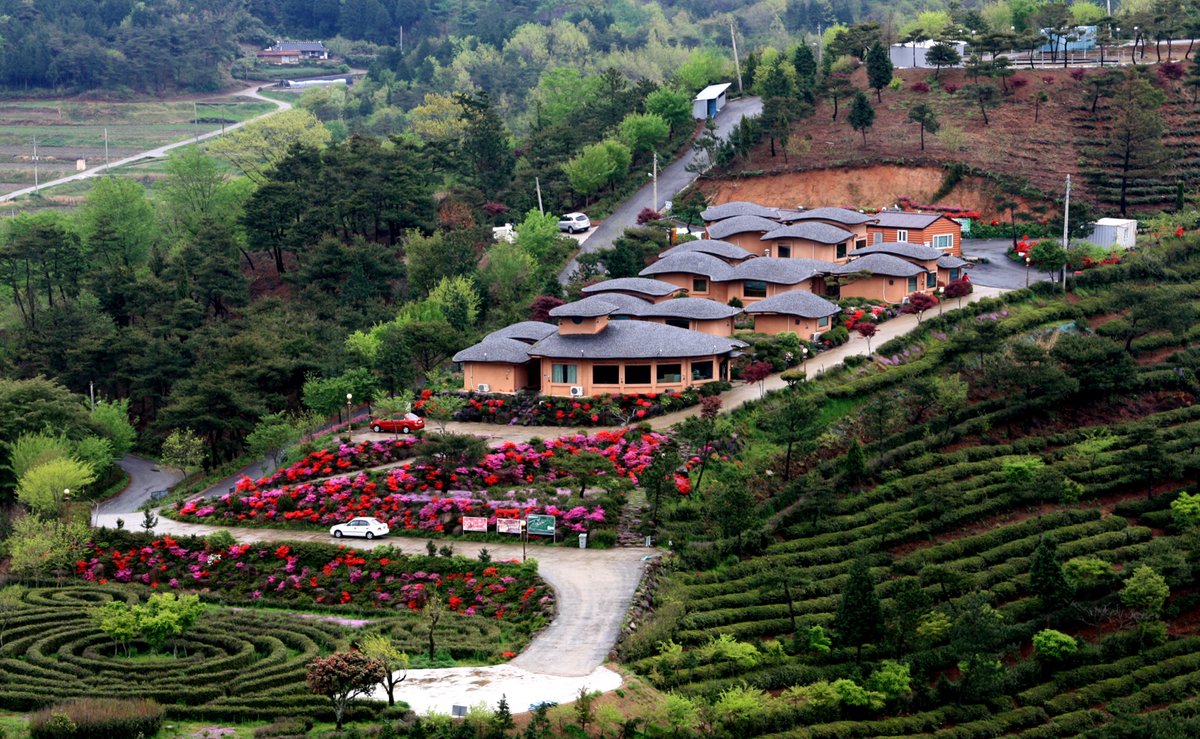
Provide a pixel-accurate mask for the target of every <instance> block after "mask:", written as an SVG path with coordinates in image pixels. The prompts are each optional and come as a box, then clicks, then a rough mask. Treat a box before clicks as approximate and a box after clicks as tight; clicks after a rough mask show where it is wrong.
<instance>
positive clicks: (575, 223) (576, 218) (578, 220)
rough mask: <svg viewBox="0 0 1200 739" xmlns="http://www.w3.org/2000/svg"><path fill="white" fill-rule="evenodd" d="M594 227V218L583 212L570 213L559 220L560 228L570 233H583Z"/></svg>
mask: <svg viewBox="0 0 1200 739" xmlns="http://www.w3.org/2000/svg"><path fill="white" fill-rule="evenodd" d="M591 227H592V220H591V219H590V218H588V217H587V216H585V215H584V214H583V213H568V214H566V215H565V216H563V217H562V220H561V221H559V222H558V230H559V231H566V232H567V233H569V234H573V233H583V232H584V231H587V230H588V229H589V228H591Z"/></svg>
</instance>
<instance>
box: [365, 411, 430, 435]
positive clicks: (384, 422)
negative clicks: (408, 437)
mask: <svg viewBox="0 0 1200 739" xmlns="http://www.w3.org/2000/svg"><path fill="white" fill-rule="evenodd" d="M370 425H371V430H372V431H374V432H375V433H377V434H378V433H382V432H384V431H389V432H396V431H399V432H400V433H402V434H411V433H412V432H414V431H420V430H421V429H423V428H425V419H424V418H421V417H420V416H418V415H417V414H415V413H405V414H404V416H403V417H402V418H372V419H371V424H370Z"/></svg>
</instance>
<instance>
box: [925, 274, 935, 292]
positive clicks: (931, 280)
mask: <svg viewBox="0 0 1200 739" xmlns="http://www.w3.org/2000/svg"><path fill="white" fill-rule="evenodd" d="M925 287H927V288H928V287H937V272H926V273H925Z"/></svg>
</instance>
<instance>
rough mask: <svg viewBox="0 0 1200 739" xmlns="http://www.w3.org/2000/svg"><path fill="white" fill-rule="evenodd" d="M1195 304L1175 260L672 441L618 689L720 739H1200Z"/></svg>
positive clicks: (886, 358)
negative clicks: (680, 487)
mask: <svg viewBox="0 0 1200 739" xmlns="http://www.w3.org/2000/svg"><path fill="white" fill-rule="evenodd" d="M1197 276H1200V244H1197V243H1195V242H1192V243H1190V244H1187V245H1182V244H1179V243H1175V244H1173V245H1172V246H1170V247H1168V248H1166V249H1163V250H1161V251H1159V252H1158V253H1155V254H1151V255H1145V256H1142V257H1140V258H1135V259H1132V260H1129V263H1128V264H1126V265H1123V266H1120V267H1115V268H1104V269H1100V270H1096V271H1093V272H1091V273H1089V274H1087V275H1085V276H1083V277H1081V278H1080V282H1079V284H1077V285H1076V286H1075V287H1076V289H1075V291H1074V293H1073V294H1070V295H1068V296H1066V297H1065V298H1064V297H1062V296H1061V295H1058V294H1056V293H1055V292H1054V291H1053V289H1052V288H1051V289H1046V290H1043V291H1040V292H1038V293H1037V294H1033V293H1031V292H1030V291H1018V292H1015V293H1010V294H1008V295H1006V296H1005V297H1004V298H1002V299H992V300H985V301H980V302H979V303H976V304H972V305H971V306H969V307H968V308H966V309H965V310H962V311H953V312H947V313H946V314H945V315H944V316H938V317H936V318H931V319H927V320H926V321H925V322H924V324H923V326H922V328H920V329H918V330H917V331H916V332H914V333H913V334H910V335H909V336H907V337H904V338H902V339H898V340H895V341H892V342H889V343H888V344H885V345H884V346H881V347H878V351H877V358H876V361H874V362H870V363H865V364H859V365H858V366H852V367H850V368H848V369H845V370H843V371H840V372H837V373H831V374H830V375H825V376H822V377H821V379H819V380H817V381H815V382H813V383H805V384H801V385H800V386H799V387H798V388H795V389H791V390H788V391H784V392H781V393H775V394H771V395H768V396H767V397H766V398H765V399H764V400H763V401H762V402H761V403H760V404H758V405H757V406H756V407H754V408H749V409H747V410H743V411H738V412H735V413H734V414H733V416H732V418H730V419H729V420H727V421H726V420H724V419H719V420H717V421H716V422H715V425H714V426H711V427H708V428H704V427H702V426H701V425H698V424H697V425H695V426H694V427H692V428H688V427H687V426H686V425H685V428H684V429H683V438H685V439H690V441H691V445H690V446H689V447H688V449H687V450H685V459H686V458H687V456H686V454H687V453H688V452H692V451H695V455H696V456H693V457H692V462H691V465H692V468H693V474H692V481H693V483H694V486H695V487H694V489H693V490H692V491H691V493H690V494H689V495H687V496H686V497H682V498H680V499H677V500H674V501H671V502H670V503H669V504H667V505H665V515H664V516H663V519H664V524H663V530H662V532H661V536H662V539H663V540H668V539H669V540H671V541H673V542H674V544H675V548H676V551H677V556H676V557H675V558H674V561H673V566H672V567H670V568H669V570H668V571H667V572H665V573H664V574H663V576H662V580H661V582H662V583H663V584H662V585H661V586H660V588H659V590H658V592H657V596H656V600H655V606H654V607H655V613H654V615H653V616H651V617H650V618H649V619H647V620H646V621H644V622H642V623H640V624H637V625H636V629H635V630H633V631H632V632H631V635H630V636H629V637H628V638H627V639H626V640H625V642H624V644H623V645H622V647H621V654H622V656H623V657H624V659H625V661H626V662H627V664H628V665H629V666H630V667H631V668H632V669H633V670H634V671H636V672H637V673H639V674H641V675H644V676H646V678H647V679H648V680H650V681H651V682H652V683H653V684H654V685H655V686H656V687H658V688H659V689H661V690H671V691H675V692H676V693H677V694H678V695H680V696H683V697H684V698H686V700H687V701H690V702H692V703H694V704H695V705H697V706H701V707H702V711H701V712H702V714H703V715H706V716H708V717H710V720H711V728H712V730H713V731H712V733H713V735H715V736H739V737H741V736H760V735H766V736H780V737H782V736H787V737H849V736H864V737H865V736H912V735H925V736H928V735H931V734H932V735H934V736H939V737H941V736H946V737H951V736H953V737H983V736H1000V735H1009V736H1017V735H1019V736H1030V737H1034V736H1037V737H1050V736H1095V737H1101V736H1105V737H1107V736H1156V737H1163V736H1195V735H1196V733H1195V732H1196V729H1197V725H1196V718H1195V717H1196V715H1197V708H1200V705H1198V704H1197V701H1196V698H1195V696H1196V694H1197V691H1198V690H1200V631H1198V630H1197V624H1198V623H1200V618H1198V614H1200V599H1198V597H1197V593H1198V588H1197V585H1198V581H1197V570H1196V568H1195V555H1194V552H1195V544H1196V542H1197V539H1196V535H1197V533H1196V532H1197V529H1196V528H1195V526H1196V522H1197V520H1198V519H1197V517H1196V516H1194V515H1192V514H1191V513H1189V511H1190V510H1191V508H1190V503H1191V500H1192V499H1191V497H1190V496H1187V495H1184V492H1186V491H1191V490H1194V485H1195V483H1196V480H1197V473H1198V472H1200V468H1198V467H1197V462H1198V460H1200V457H1197V455H1196V453H1195V448H1196V444H1197V443H1198V442H1200V412H1198V409H1197V406H1196V405H1195V400H1196V397H1197V391H1198V390H1200V386H1198V385H1197V383H1196V370H1197V368H1200V355H1198V354H1197V351H1196V348H1195V344H1196V341H1197V339H1200V332H1198V331H1197V330H1196V328H1195V326H1194V324H1193V323H1192V319H1193V317H1194V316H1195V315H1196V307H1197V305H1198V304H1200V290H1198V289H1197V285H1196V278H1197ZM1155 283H1158V286H1157V287H1156V286H1155ZM1047 287H1048V286H1047ZM1175 315H1180V316H1181V319H1180V322H1176V321H1175V319H1174V316H1175ZM706 443H707V444H708V445H709V446H708V447H707V451H706V450H705V448H704V444H706ZM696 450H698V451H696ZM705 457H707V458H708V461H707V464H706V466H707V475H706V476H704V479H703V482H701V481H700V480H699V478H700V477H701V476H702V475H703V474H704V473H702V472H700V470H701V469H702V465H701V460H702V459H703V458H705ZM789 457H790V459H791V464H790V465H789V464H788V459H789ZM713 537H718V538H716V539H715V540H714V539H713Z"/></svg>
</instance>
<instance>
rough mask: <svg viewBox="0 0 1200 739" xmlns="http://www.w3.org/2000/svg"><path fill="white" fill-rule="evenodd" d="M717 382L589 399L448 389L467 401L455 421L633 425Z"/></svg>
mask: <svg viewBox="0 0 1200 739" xmlns="http://www.w3.org/2000/svg"><path fill="white" fill-rule="evenodd" d="M720 384H721V383H709V384H708V385H703V386H701V387H705V388H711V389H709V390H704V391H702V390H700V389H699V388H688V389H687V390H684V391H683V392H681V393H639V394H630V395H607V394H605V395H597V396H595V397H590V398H558V397H554V396H549V395H539V394H537V393H517V394H516V395H499V394H495V393H492V394H484V393H473V392H468V393H463V392H460V393H448V394H451V395H457V396H458V397H460V398H463V399H464V400H466V402H467V404H466V407H464V408H463V409H462V410H460V411H459V412H458V413H456V414H455V415H454V420H456V421H465V422H485V423H501V424H507V425H509V426H572V427H593V426H615V425H626V424H630V423H636V422H638V421H643V420H646V419H649V418H654V417H655V416H661V415H664V414H666V413H670V412H672V411H677V410H680V409H681V408H688V407H690V406H693V405H696V404H697V403H699V402H700V398H701V397H703V396H704V395H706V394H711V393H714V392H720V391H721V390H722V389H728V388H727V387H725V388H721V387H718V386H719V385H720ZM431 397H433V396H432V393H431V392H430V391H428V390H427V391H425V393H424V394H423V396H422V397H421V398H418V399H417V401H416V402H414V403H413V408H414V410H416V411H417V412H420V410H421V408H422V406H424V404H425V402H426V401H428V400H429V398H431Z"/></svg>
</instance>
